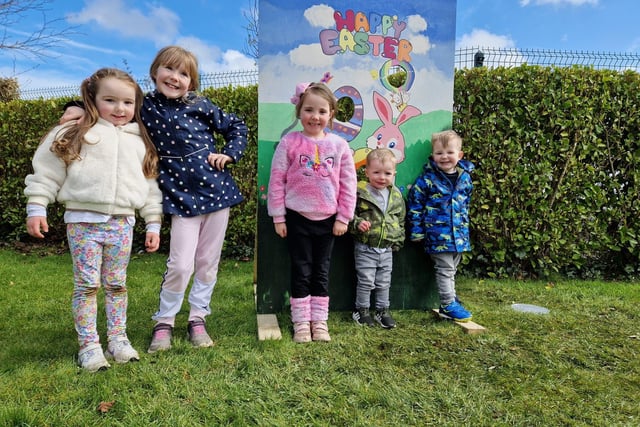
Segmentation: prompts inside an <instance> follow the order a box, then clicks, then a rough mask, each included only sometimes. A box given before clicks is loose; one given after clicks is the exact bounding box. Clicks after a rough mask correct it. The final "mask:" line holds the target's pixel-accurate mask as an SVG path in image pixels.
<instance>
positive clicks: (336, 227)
mask: <svg viewBox="0 0 640 427" xmlns="http://www.w3.org/2000/svg"><path fill="white" fill-rule="evenodd" d="M347 227H348V225H347V224H345V223H344V222H341V221H336V222H334V223H333V235H334V236H342V235H343V234H344V233H346V232H347Z"/></svg>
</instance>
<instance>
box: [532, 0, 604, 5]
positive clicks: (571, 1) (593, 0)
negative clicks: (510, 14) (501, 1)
mask: <svg viewBox="0 0 640 427" xmlns="http://www.w3.org/2000/svg"><path fill="white" fill-rule="evenodd" d="M530 4H531V5H535V6H543V5H547V4H550V5H556V6H562V5H571V6H582V5H584V4H592V5H594V6H595V5H597V4H598V0H520V6H529V5H530Z"/></svg>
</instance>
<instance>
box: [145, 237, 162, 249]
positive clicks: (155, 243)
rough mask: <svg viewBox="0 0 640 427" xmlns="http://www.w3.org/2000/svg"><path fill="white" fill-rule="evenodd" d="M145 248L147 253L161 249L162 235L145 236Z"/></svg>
mask: <svg viewBox="0 0 640 427" xmlns="http://www.w3.org/2000/svg"><path fill="white" fill-rule="evenodd" d="M144 247H145V249H146V251H147V252H155V251H157V250H158V248H159V247H160V235H159V234H158V233H147V234H145V238H144Z"/></svg>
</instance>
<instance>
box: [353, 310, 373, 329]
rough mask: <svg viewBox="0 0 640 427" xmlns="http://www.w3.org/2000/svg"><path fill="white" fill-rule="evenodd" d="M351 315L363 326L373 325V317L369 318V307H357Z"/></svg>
mask: <svg viewBox="0 0 640 427" xmlns="http://www.w3.org/2000/svg"><path fill="white" fill-rule="evenodd" d="M351 317H352V318H353V320H355V321H356V323H357V324H358V325H360V326H365V325H366V326H375V323H373V319H372V318H371V315H370V314H369V309H368V308H358V309H357V310H356V311H354V312H353V314H352V315H351Z"/></svg>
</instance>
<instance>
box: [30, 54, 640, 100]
mask: <svg viewBox="0 0 640 427" xmlns="http://www.w3.org/2000/svg"><path fill="white" fill-rule="evenodd" d="M522 64H528V65H542V66H557V67H567V66H572V65H583V66H589V67H594V68H597V69H600V68H602V69H611V70H618V71H624V70H633V71H640V54H637V53H627V52H584V51H579V52H578V51H570V50H569V51H567V50H548V49H516V48H492V47H468V48H461V49H457V50H456V52H455V67H456V68H458V69H462V68H472V67H478V66H484V67H517V66H519V65H522ZM138 84H139V85H140V87H141V88H142V90H143V91H144V92H148V91H150V90H153V82H151V80H150V79H149V78H146V79H142V80H139V81H138ZM254 84H258V70H257V69H253V70H240V71H227V72H224V73H210V74H202V75H200V87H201V88H202V89H206V88H209V87H214V88H218V87H225V86H250V85H254ZM79 94H80V87H79V86H61V87H50V88H42V89H27V90H22V91H20V98H21V99H38V98H43V99H51V98H62V97H73V96H79Z"/></svg>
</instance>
